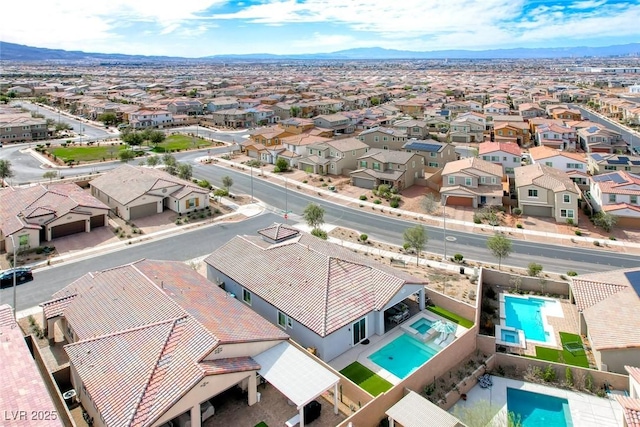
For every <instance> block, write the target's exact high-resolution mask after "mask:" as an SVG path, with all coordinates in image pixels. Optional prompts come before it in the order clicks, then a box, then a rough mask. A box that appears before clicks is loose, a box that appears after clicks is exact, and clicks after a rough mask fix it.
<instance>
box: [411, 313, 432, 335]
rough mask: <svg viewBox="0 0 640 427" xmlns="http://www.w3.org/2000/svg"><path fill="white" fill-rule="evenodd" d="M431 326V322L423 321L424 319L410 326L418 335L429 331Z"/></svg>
mask: <svg viewBox="0 0 640 427" xmlns="http://www.w3.org/2000/svg"><path fill="white" fill-rule="evenodd" d="M431 324H433V322H432V321H431V320H429V319H425V318H424V317H422V318H420V319H418V321H417V322H414V323H413V324H411V327H412V328H413V329H415V330H416V331H418V332H419V333H421V334H424V333H425V332H427V331H428V330H429V329H431Z"/></svg>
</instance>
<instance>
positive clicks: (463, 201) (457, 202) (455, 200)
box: [447, 196, 473, 206]
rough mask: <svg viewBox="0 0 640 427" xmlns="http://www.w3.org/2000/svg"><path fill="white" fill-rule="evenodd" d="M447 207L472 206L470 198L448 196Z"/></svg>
mask: <svg viewBox="0 0 640 427" xmlns="http://www.w3.org/2000/svg"><path fill="white" fill-rule="evenodd" d="M447 206H473V198H472V197H461V196H449V197H447Z"/></svg>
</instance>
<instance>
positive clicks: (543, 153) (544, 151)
mask: <svg viewBox="0 0 640 427" xmlns="http://www.w3.org/2000/svg"><path fill="white" fill-rule="evenodd" d="M529 154H531V158H532V159H534V160H542V159H548V158H549V157H555V156H562V157H567V158H569V159H571V160H576V161H578V162H582V163H586V161H587V159H586V155H585V154H580V153H570V152H568V151H560V150H556V149H554V148H551V147H547V146H545V145H540V146H538V147H531V148H530V149H529Z"/></svg>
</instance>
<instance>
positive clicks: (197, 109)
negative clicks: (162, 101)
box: [167, 99, 204, 116]
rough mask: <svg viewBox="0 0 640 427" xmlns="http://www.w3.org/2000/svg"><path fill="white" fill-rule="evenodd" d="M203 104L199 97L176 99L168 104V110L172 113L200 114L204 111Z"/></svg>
mask: <svg viewBox="0 0 640 427" xmlns="http://www.w3.org/2000/svg"><path fill="white" fill-rule="evenodd" d="M203 107H204V106H203V104H202V102H200V101H198V100H197V99H176V100H174V101H171V102H170V103H168V104H167V110H169V112H170V113H171V114H186V115H188V116H199V115H201V114H202V112H203Z"/></svg>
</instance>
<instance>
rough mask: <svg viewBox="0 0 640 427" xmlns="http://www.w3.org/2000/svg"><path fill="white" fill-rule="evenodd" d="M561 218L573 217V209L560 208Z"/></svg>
mask: <svg viewBox="0 0 640 427" xmlns="http://www.w3.org/2000/svg"><path fill="white" fill-rule="evenodd" d="M560 217H561V218H573V209H560Z"/></svg>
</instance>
